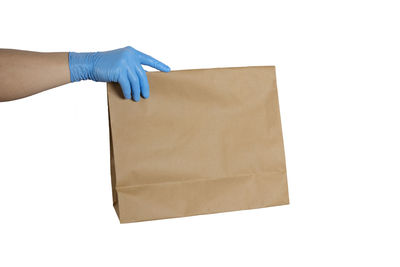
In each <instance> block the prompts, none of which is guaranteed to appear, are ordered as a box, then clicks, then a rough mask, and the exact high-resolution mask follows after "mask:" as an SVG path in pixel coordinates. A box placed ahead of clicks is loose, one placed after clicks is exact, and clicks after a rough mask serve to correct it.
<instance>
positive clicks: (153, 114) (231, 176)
mask: <svg viewBox="0 0 400 267" xmlns="http://www.w3.org/2000/svg"><path fill="white" fill-rule="evenodd" d="M147 76H148V80H149V84H150V98H149V99H142V100H141V101H140V102H138V103H137V102H134V101H132V100H126V99H124V98H123V96H122V92H121V89H120V87H119V85H118V84H117V83H108V107H109V123H110V146H111V153H110V154H111V177H112V190H113V200H114V207H115V210H116V212H117V214H118V216H119V219H120V222H121V223H127V222H137V221H145V220H154V219H162V218H172V217H182V216H191V215H197V214H207V213H216V212H225V211H233V210H243V209H253V208H261V207H268V206H275V205H283V204H288V203H289V198H288V187H287V181H286V165H285V155H284V149H283V139H282V130H281V122H280V114H279V105H278V95H277V88H276V78H275V67H272V66H268V67H243V68H219V69H199V70H183V71H172V72H170V73H162V72H148V73H147Z"/></svg>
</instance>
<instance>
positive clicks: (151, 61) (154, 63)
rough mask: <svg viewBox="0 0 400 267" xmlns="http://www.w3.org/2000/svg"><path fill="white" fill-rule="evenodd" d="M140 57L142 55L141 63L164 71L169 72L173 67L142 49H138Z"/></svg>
mask: <svg viewBox="0 0 400 267" xmlns="http://www.w3.org/2000/svg"><path fill="white" fill-rule="evenodd" d="M138 53H139V57H140V63H142V64H143V65H146V66H150V67H152V68H154V69H157V70H160V71H163V72H169V71H170V70H171V69H170V67H168V66H167V65H166V64H164V63H162V62H161V61H158V60H157V59H155V58H153V57H151V56H149V55H146V54H144V53H142V52H140V51H138Z"/></svg>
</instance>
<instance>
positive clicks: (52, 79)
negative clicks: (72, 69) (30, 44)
mask: <svg viewBox="0 0 400 267" xmlns="http://www.w3.org/2000/svg"><path fill="white" fill-rule="evenodd" d="M69 82H70V73H69V67H68V53H38V52H30V51H22V50H11V49H0V101H9V100H14V99H18V98H22V97H26V96H30V95H33V94H36V93H39V92H42V91H44V90H47V89H50V88H54V87H57V86H60V85H63V84H66V83H69Z"/></svg>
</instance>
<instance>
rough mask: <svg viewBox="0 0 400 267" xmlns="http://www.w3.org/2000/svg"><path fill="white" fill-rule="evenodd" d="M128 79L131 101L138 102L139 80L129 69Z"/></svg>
mask: <svg viewBox="0 0 400 267" xmlns="http://www.w3.org/2000/svg"><path fill="white" fill-rule="evenodd" d="M128 79H129V82H130V84H131V88H132V93H133V100H135V101H136V102H138V101H140V84H139V78H138V76H137V75H136V73H134V72H133V71H132V70H131V69H128Z"/></svg>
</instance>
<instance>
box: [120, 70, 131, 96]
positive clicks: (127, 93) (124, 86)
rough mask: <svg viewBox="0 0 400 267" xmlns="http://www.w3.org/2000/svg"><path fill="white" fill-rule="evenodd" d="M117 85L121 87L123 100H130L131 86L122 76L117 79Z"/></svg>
mask: <svg viewBox="0 0 400 267" xmlns="http://www.w3.org/2000/svg"><path fill="white" fill-rule="evenodd" d="M119 85H120V86H121V89H122V93H123V94H124V97H125V99H132V95H131V85H130V82H129V80H128V78H127V77H126V76H123V77H121V78H120V79H119Z"/></svg>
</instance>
